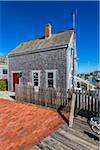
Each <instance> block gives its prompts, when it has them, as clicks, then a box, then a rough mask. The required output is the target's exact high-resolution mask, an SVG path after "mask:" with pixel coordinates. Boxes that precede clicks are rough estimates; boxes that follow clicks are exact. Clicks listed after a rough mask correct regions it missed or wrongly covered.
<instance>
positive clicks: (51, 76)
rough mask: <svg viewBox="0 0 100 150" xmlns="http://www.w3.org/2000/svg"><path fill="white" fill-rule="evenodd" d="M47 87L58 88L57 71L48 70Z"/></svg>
mask: <svg viewBox="0 0 100 150" xmlns="http://www.w3.org/2000/svg"><path fill="white" fill-rule="evenodd" d="M46 87H47V88H56V70H46Z"/></svg>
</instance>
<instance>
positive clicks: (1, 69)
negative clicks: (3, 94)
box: [0, 56, 8, 80]
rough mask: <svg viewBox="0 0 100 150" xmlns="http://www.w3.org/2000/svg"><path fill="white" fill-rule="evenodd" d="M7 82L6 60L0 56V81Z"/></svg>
mask: <svg viewBox="0 0 100 150" xmlns="http://www.w3.org/2000/svg"><path fill="white" fill-rule="evenodd" d="M1 79H4V80H8V59H7V57H1V56H0V80H1Z"/></svg>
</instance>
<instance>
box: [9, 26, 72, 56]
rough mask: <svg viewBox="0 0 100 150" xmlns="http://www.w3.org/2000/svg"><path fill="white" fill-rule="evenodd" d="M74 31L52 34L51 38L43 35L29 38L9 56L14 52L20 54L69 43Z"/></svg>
mask: <svg viewBox="0 0 100 150" xmlns="http://www.w3.org/2000/svg"><path fill="white" fill-rule="evenodd" d="M73 32H74V30H72V29H70V30H66V31H64V32H59V33H56V34H52V36H51V38H45V37H43V38H38V39H33V40H29V41H27V42H23V43H21V44H20V45H19V46H17V47H16V48H15V49H13V50H12V51H11V52H10V53H9V56H10V55H13V54H20V53H22V52H24V53H25V52H29V51H39V50H43V49H48V48H52V47H56V46H63V45H67V44H68V43H69V41H70V38H71V35H72V33H73Z"/></svg>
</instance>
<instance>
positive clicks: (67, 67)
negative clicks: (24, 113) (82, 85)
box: [65, 44, 69, 91]
mask: <svg viewBox="0 0 100 150" xmlns="http://www.w3.org/2000/svg"><path fill="white" fill-rule="evenodd" d="M68 56H69V54H68V44H67V47H66V82H65V84H66V86H65V87H66V91H67V90H68V87H69V86H68V84H69V83H68V70H69V66H68Z"/></svg>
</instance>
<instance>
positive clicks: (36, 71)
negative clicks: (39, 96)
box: [32, 70, 41, 87]
mask: <svg viewBox="0 0 100 150" xmlns="http://www.w3.org/2000/svg"><path fill="white" fill-rule="evenodd" d="M34 73H38V87H40V73H41V70H32V85H33V86H34V78H33V74H34Z"/></svg>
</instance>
